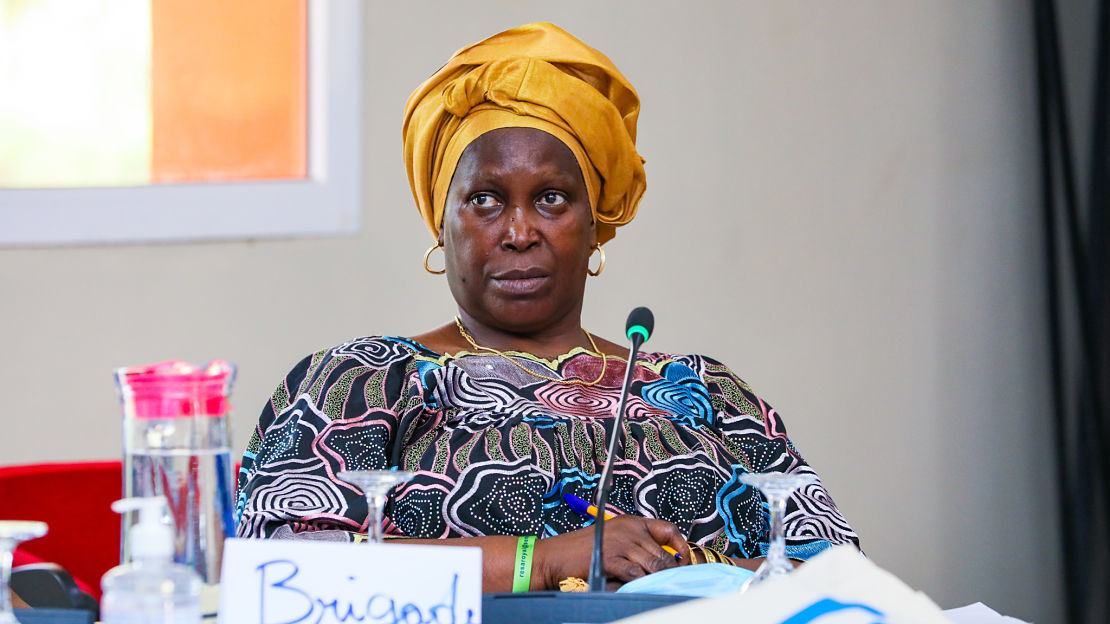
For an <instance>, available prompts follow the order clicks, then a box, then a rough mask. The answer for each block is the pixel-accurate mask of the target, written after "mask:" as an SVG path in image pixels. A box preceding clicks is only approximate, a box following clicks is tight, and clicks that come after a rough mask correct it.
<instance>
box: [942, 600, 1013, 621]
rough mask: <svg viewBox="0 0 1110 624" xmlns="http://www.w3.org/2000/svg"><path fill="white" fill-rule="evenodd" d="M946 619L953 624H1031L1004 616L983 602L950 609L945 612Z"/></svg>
mask: <svg viewBox="0 0 1110 624" xmlns="http://www.w3.org/2000/svg"><path fill="white" fill-rule="evenodd" d="M944 617H946V618H948V619H949V621H951V622H952V624H1029V622H1026V621H1025V620H1019V619H1017V618H1012V617H1010V616H1008V615H1002V614H1000V613H998V612H997V611H995V610H994V609H992V608H990V607H988V606H987V605H985V604H983V603H981V602H976V603H975V604H969V605H967V606H966V607H958V608H956V609H948V610H947V611H945V612H944Z"/></svg>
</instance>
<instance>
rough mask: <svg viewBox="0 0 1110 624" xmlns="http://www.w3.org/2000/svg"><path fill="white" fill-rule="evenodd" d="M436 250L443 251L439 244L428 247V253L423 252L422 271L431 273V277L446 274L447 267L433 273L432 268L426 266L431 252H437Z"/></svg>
mask: <svg viewBox="0 0 1110 624" xmlns="http://www.w3.org/2000/svg"><path fill="white" fill-rule="evenodd" d="M437 249H443V245H441V244H440V243H436V244H435V245H432V246H431V247H429V248H428V251H425V252H424V270H425V271H427V272H429V273H431V274H432V275H443V274H444V273H446V272H447V267H443V268H442V269H440V270H438V271H433V270H432V267H430V266H428V259H429V258H431V257H432V252H433V251H435V250H437ZM444 253H446V252H444Z"/></svg>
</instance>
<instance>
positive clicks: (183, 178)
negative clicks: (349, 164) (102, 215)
mask: <svg viewBox="0 0 1110 624" xmlns="http://www.w3.org/2000/svg"><path fill="white" fill-rule="evenodd" d="M150 10H151V31H152V39H151V105H152V111H151V118H152V119H151V122H152V131H153V134H152V138H151V179H152V181H154V182H187V181H227V180H243V179H276V178H303V177H305V176H306V168H307V164H306V163H307V128H306V124H307V117H306V107H307V103H306V95H305V94H306V79H307V77H306V61H307V59H306V49H307V23H306V22H307V13H306V6H305V0H235V2H227V1H226V0H188V1H180V0H152V2H151V5H150Z"/></svg>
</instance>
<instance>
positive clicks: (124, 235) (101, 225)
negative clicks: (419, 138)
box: [0, 0, 362, 247]
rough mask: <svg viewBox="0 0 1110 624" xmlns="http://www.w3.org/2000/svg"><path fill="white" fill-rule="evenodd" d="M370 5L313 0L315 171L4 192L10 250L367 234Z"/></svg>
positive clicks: (0, 203)
mask: <svg viewBox="0 0 1110 624" xmlns="http://www.w3.org/2000/svg"><path fill="white" fill-rule="evenodd" d="M361 18H362V9H361V4H360V2H359V0H309V1H308V124H307V125H308V142H307V145H308V159H307V164H308V175H307V177H306V178H305V179H301V180H264V181H244V182H198V183H182V184H176V183H172V184H153V185H147V186H121V187H110V188H54V189H0V246H6V247H13V246H43V245H81V244H114V243H147V242H168V241H205V240H234V239H255V238H275V237H281V238H287V237H299V236H332V235H342V234H351V233H354V232H356V231H357V230H358V227H359V221H360V212H361V211H360V205H361V199H362V189H361V175H360V174H361V166H362V145H361V141H362V124H361V110H362V93H361V91H362V89H361V85H362V74H361V66H362V61H361V57H362V50H361V29H362V19H361Z"/></svg>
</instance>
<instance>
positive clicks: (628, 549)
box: [533, 515, 690, 588]
mask: <svg viewBox="0 0 1110 624" xmlns="http://www.w3.org/2000/svg"><path fill="white" fill-rule="evenodd" d="M663 546H670V547H671V548H673V549H675V551H677V552H678V553H679V555H680V556H681V558H680V559H675V557H674V555H672V554H670V553H668V552H667V551H665V550H663ZM593 547H594V529H593V527H587V528H584V529H579V530H577V531H572V532H570V533H564V534H562V535H556V536H555V537H549V538H546V539H542V540H539V541H537V542H536V551H535V561H534V564H533V565H534V567H533V574H536V573H539V576H540V578H541V579H543V584H544V587H548V588H557V587H558V586H559V581H561V580H563V579H565V578H567V577H568V576H576V577H579V578H583V579H584V578H586V577H588V576H589V574H590V555H591V553H592V552H593ZM602 552H603V557H602V562H601V563H602V571H603V573H604V574H605V576H607V577H608V578H609V582H610V585H611V586H612V585H614V584H615V585H616V586H618V587H619V586H620V585H622V584H624V583H627V582H628V581H631V580H633V579H637V578H640V577H641V576H644V575H646V574H651V573H652V572H658V571H659V570H664V569H667V568H673V567H675V566H678V565H686V564H688V563H690V549H689V547H688V546H687V545H686V538H684V537H683V536H682V533H680V532H679V530H678V528H677V527H675V525H673V524H671V523H670V522H667V521H665V520H655V519H653V518H641V517H640V516H630V515H629V516H617V517H615V518H610V519H609V520H606V521H605V538H604V547H603V549H602Z"/></svg>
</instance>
